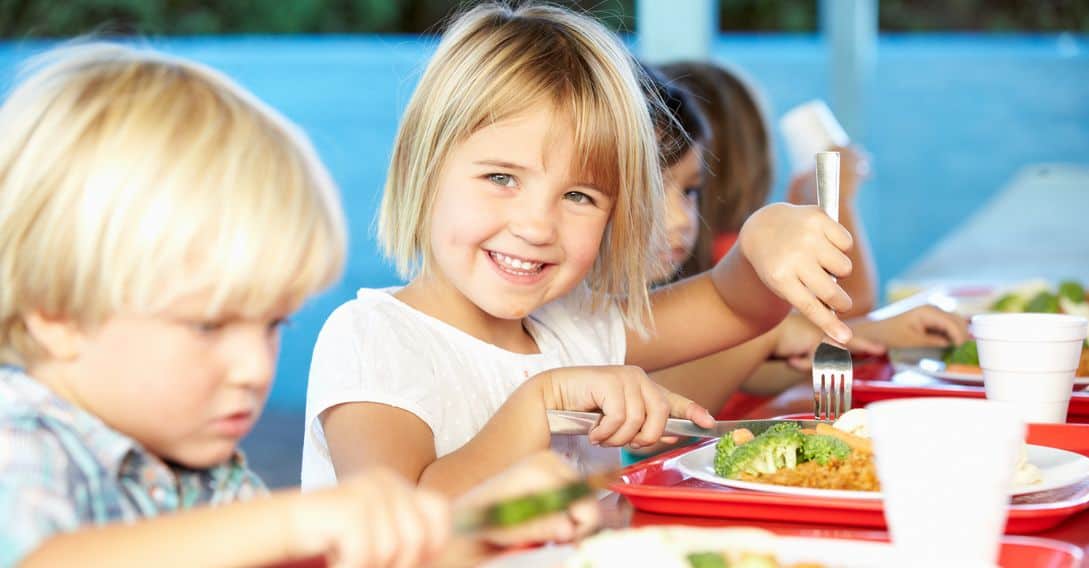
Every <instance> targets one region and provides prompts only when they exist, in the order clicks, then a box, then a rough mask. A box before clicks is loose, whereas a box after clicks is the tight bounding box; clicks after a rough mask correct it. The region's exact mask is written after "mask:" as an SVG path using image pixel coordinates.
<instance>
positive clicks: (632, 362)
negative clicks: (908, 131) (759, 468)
mask: <svg viewBox="0 0 1089 568" xmlns="http://www.w3.org/2000/svg"><path fill="white" fill-rule="evenodd" d="M641 80H642V78H641V75H640V73H639V71H638V68H637V67H636V66H635V65H634V63H633V61H632V60H631V58H630V56H629V55H628V54H627V52H626V51H625V49H624V48H623V46H622V45H621V44H620V43H619V42H618V41H617V39H616V38H615V37H614V36H613V35H612V34H610V33H609V32H608V31H607V30H605V29H604V28H603V27H602V26H601V25H599V24H597V23H596V22H594V21H593V20H592V19H590V18H587V17H584V16H580V15H577V14H574V13H571V12H569V11H566V10H564V9H560V8H554V7H542V6H523V7H520V8H517V9H512V8H508V7H506V6H501V5H492V4H488V5H483V6H478V7H477V8H474V9H473V10H471V11H469V12H467V13H466V14H465V15H463V16H462V17H460V18H458V19H457V21H455V22H454V24H453V25H452V26H451V28H450V29H449V30H448V31H447V32H446V34H445V35H444V37H443V39H442V42H441V43H440V45H439V47H438V49H437V51H436V53H435V55H434V57H433V58H432V60H431V62H430V63H429V64H428V66H427V69H426V70H425V71H424V74H423V77H422V78H421V80H420V83H419V85H418V87H417V89H416V92H415V93H414V95H413V97H412V99H411V101H410V102H409V104H408V107H407V109H406V111H405V116H404V118H403V121H402V124H401V128H400V131H399V132H398V136H397V140H396V143H395V147H394V151H393V157H392V162H391V166H390V172H389V178H388V181H387V184H386V188H385V193H384V196H383V201H382V207H381V212H380V216H379V238H380V241H381V243H382V245H383V247H384V249H385V251H386V253H387V255H388V256H389V257H390V258H391V259H392V260H393V261H394V262H396V263H397V265H398V267H399V268H400V269H401V271H402V274H403V275H404V276H405V277H406V278H407V279H408V280H409V283H408V284H407V285H406V286H404V287H399V288H391V289H385V290H370V289H362V290H360V291H359V294H358V296H357V298H356V299H354V300H352V301H350V302H347V303H346V304H344V305H342V306H341V307H340V308H338V309H337V310H336V311H335V312H334V313H333V314H332V315H331V316H330V317H329V319H328V320H327V321H326V323H325V326H324V328H323V330H322V332H321V334H320V335H319V338H318V342H317V344H316V346H315V348H314V357H313V362H312V366H311V373H310V384H309V390H308V400H307V416H306V433H305V441H304V450H303V453H304V456H303V485H304V486H320V485H324V484H329V483H333V482H334V481H335V480H336V479H337V478H340V477H342V476H344V475H346V474H349V473H351V472H353V471H357V470H358V469H360V468H362V467H364V466H367V465H374V464H384V465H388V466H390V467H393V468H394V469H395V470H397V471H399V472H401V473H402V474H403V475H405V476H406V477H407V478H408V479H410V480H413V481H416V482H417V483H419V484H420V485H422V486H425V487H431V488H435V489H438V490H440V491H443V492H446V493H451V494H457V493H460V492H461V491H463V490H464V488H465V487H467V486H468V485H471V484H472V483H474V482H476V481H477V480H479V479H480V478H482V477H483V476H486V475H489V474H491V473H494V472H495V471H498V470H499V469H500V468H502V467H504V466H505V465H506V464H508V463H510V461H511V460H514V459H518V457H519V456H521V455H524V454H525V453H528V452H531V451H535V450H539V449H540V448H543V447H547V446H548V445H549V443H550V435H549V430H548V425H547V421H546V415H545V410H546V409H571V410H591V409H600V410H601V411H602V412H603V414H604V418H603V419H602V421H601V423H600V424H599V425H598V427H597V428H596V429H595V430H594V431H592V432H591V433H590V435H589V437H588V439H589V441H590V442H591V443H592V444H595V445H597V446H598V447H597V448H591V447H590V446H589V445H587V444H586V441H587V439H586V438H582V439H566V440H557V441H556V442H555V446H556V447H557V448H558V449H561V450H563V451H564V452H565V454H567V455H568V456H569V457H571V458H572V459H574V460H575V461H576V462H578V463H579V464H580V466H582V467H583V468H584V469H587V468H593V467H601V466H605V465H616V464H618V463H619V453H618V452H617V451H616V450H615V448H614V447H615V446H619V445H624V444H632V445H635V446H640V445H647V444H651V443H654V442H657V441H658V439H659V438H660V436H661V432H662V428H663V426H664V421H665V419H666V418H667V416H668V415H673V416H680V417H688V418H691V419H695V420H697V421H698V422H701V423H704V424H707V423H708V421H709V420H710V417H709V416H708V414H707V411H706V410H705V409H703V408H702V407H699V406H698V405H695V404H693V403H692V402H691V401H689V400H687V399H685V398H683V397H679V396H676V395H673V394H672V393H668V392H667V391H664V390H663V389H661V387H658V386H657V385H655V384H654V383H653V382H651V381H650V380H649V379H648V378H647V376H646V373H645V371H644V369H645V370H654V369H658V368H662V367H667V366H670V365H674V364H676V363H680V362H683V361H687V360H690V359H693V358H696V357H699V356H701V355H705V354H708V353H711V352H714V351H717V350H720V349H722V348H724V347H727V346H729V345H733V344H736V343H738V342H741V341H744V340H746V339H749V338H751V337H753V336H755V335H757V334H759V333H761V332H763V331H765V330H767V329H768V328H770V327H771V326H773V325H774V324H775V323H776V322H778V321H779V320H780V319H781V318H782V317H783V315H784V314H785V313H786V312H787V310H788V308H789V305H790V303H789V302H787V301H784V300H783V299H781V298H780V297H779V296H778V295H777V294H782V295H783V296H784V297H786V298H789V299H790V300H791V301H792V302H794V303H796V304H800V305H801V307H802V309H803V310H804V311H805V313H807V314H808V315H809V316H810V317H812V318H813V319H814V320H816V321H817V322H818V323H820V324H822V325H823V326H824V328H825V329H826V330H828V331H829V332H830V333H833V334H837V335H839V336H840V337H842V338H844V339H846V338H847V337H848V336H849V334H850V332H849V330H848V329H847V328H846V327H845V326H843V324H842V322H840V321H839V320H838V319H837V318H836V317H835V315H834V314H833V313H832V312H831V311H830V310H829V308H828V307H826V304H827V305H828V306H831V307H832V308H836V309H844V308H845V307H848V306H849V305H850V300H849V298H847V297H846V295H845V294H843V291H842V290H841V289H840V288H839V287H838V286H837V285H836V284H835V283H834V281H833V280H832V278H831V277H830V276H829V274H828V273H829V272H832V273H835V274H837V275H842V274H846V273H847V272H848V271H849V269H850V263H849V262H848V261H847V259H846V256H845V255H844V254H843V252H842V250H843V249H846V248H848V247H849V246H850V236H849V235H848V234H847V233H846V232H845V231H844V230H843V228H842V227H840V226H839V225H837V224H835V223H834V222H832V221H831V220H830V219H829V218H828V217H826V216H824V215H823V214H821V213H820V212H819V211H818V210H817V209H816V208H812V207H809V208H806V207H791V206H772V207H769V208H767V209H765V210H762V211H761V212H759V213H758V214H757V215H754V216H753V220H752V222H751V223H750V224H749V226H748V227H747V230H746V231H743V236H742V238H741V241H742V246H741V247H739V248H738V251H737V252H735V253H734V254H733V255H731V256H730V257H728V258H727V259H726V260H724V261H723V262H722V263H721V264H720V265H718V266H716V267H715V268H714V269H713V270H712V271H710V272H708V273H705V274H702V275H699V276H696V277H693V278H692V279H689V280H687V281H684V282H681V283H678V284H676V285H674V286H671V287H668V288H665V289H662V290H658V291H656V292H655V293H654V294H653V295H651V294H650V293H648V291H647V288H646V282H647V279H648V276H649V275H650V274H651V273H652V272H653V271H654V270H655V266H656V264H657V263H658V262H659V261H658V250H659V248H660V247H659V244H660V242H661V239H662V238H663V232H662V230H661V226H660V219H661V217H662V215H661V212H662V209H661V207H662V181H661V175H660V173H659V170H658V166H659V163H658V157H657V141H656V138H655V130H654V126H653V124H652V122H651V119H650V114H649V112H648V102H647V100H646V99H645V98H644V96H643V95H642V92H641V85H640V82H641ZM650 104H660V102H658V101H651V103H650ZM765 283H766V284H765ZM772 289H774V290H775V292H773V291H772ZM814 291H815V292H814Z"/></svg>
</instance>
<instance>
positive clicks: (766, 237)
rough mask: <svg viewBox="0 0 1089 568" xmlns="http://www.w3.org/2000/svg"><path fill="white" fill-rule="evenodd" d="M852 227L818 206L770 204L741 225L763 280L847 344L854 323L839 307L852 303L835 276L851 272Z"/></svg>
mask: <svg viewBox="0 0 1089 568" xmlns="http://www.w3.org/2000/svg"><path fill="white" fill-rule="evenodd" d="M852 242H853V240H852V238H851V233H849V232H848V231H847V229H844V228H843V226H842V225H840V224H839V223H836V222H835V221H833V220H832V219H830V218H829V217H828V215H825V214H824V212H823V211H821V210H820V209H818V208H816V207H814V206H810V205H807V206H796V205H790V204H788V203H773V204H771V205H767V206H765V207H763V208H761V209H760V210H758V211H757V212H756V213H753V214H752V216H750V217H749V219H748V220H747V221H746V222H745V224H744V225H743V226H742V227H741V233H740V235H739V236H738V244H739V246H740V247H741V251H742V252H743V253H744V255H745V257H746V258H747V259H748V261H749V263H750V264H751V265H752V267H753V270H755V271H756V274H757V276H759V277H760V280H761V281H762V282H764V284H765V285H766V286H767V287H768V289H770V290H771V291H772V292H774V293H775V294H776V295H778V296H779V297H781V298H783V299H784V300H786V301H787V302H789V303H790V304H792V305H793V306H794V307H795V308H797V309H798V311H799V312H801V314H802V315H804V316H805V317H807V318H809V320H810V321H812V322H813V323H814V324H816V325H817V327H818V328H820V329H821V331H823V332H824V333H826V334H828V335H829V336H830V337H832V338H833V339H835V340H836V341H839V342H840V343H843V344H846V343H847V342H849V341H850V340H851V329H850V328H849V327H847V324H845V323H843V322H842V321H840V319H839V317H838V316H836V313H835V312H844V311H847V310H849V309H851V298H850V297H849V296H848V295H847V292H845V291H844V290H843V288H841V287H840V286H839V284H838V283H837V282H836V280H835V278H833V277H838V278H842V277H844V276H847V275H848V274H850V273H851V260H850V258H848V257H847V254H846V252H845V251H847V250H848V249H850V248H851V245H852Z"/></svg>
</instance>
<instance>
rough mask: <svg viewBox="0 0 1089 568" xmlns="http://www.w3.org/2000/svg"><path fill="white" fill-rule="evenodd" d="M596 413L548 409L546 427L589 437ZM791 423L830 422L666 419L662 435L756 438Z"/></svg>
mask: <svg viewBox="0 0 1089 568" xmlns="http://www.w3.org/2000/svg"><path fill="white" fill-rule="evenodd" d="M601 417H602V414H601V413H600V412H578V411H574V410H549V411H548V427H549V430H551V431H552V433H553V434H589V433H590V430H593V428H594V426H597V423H598V422H599V421H600V420H601ZM784 422H789V423H795V424H797V425H798V426H799V427H801V428H816V427H817V424H822V423H823V424H831V423H832V421H831V420H776V419H769V420H719V421H718V422H715V425H714V426H713V427H711V428H703V427H702V426H699V425H697V424H696V423H695V422H692V421H691V420H682V419H680V418H670V419H669V420H666V426H665V431H664V432H663V434H664V435H667V436H688V437H696V438H720V437H722V436H723V435H724V434H726V433H728V432H732V431H733V430H737V429H738V428H748V429H749V431H750V432H752V433H753V435H759V434H760V433H761V432H764V431H765V430H767V429H768V428H771V427H772V426H774V425H775V424H782V423H784Z"/></svg>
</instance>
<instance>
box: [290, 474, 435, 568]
mask: <svg viewBox="0 0 1089 568" xmlns="http://www.w3.org/2000/svg"><path fill="white" fill-rule="evenodd" d="M295 499H296V500H295V506H294V507H293V508H292V519H291V520H292V524H291V529H292V531H293V532H292V535H293V537H294V538H293V539H292V540H293V542H292V546H291V550H292V552H293V553H294V554H292V556H297V557H307V556H318V555H324V556H325V558H326V561H327V563H328V565H329V566H335V567H346V566H417V565H420V564H423V563H426V562H428V561H429V560H431V559H434V558H436V557H437V555H438V553H439V552H440V551H441V550H442V548H443V547H444V546H445V545H446V543H447V541H448V540H449V538H450V530H451V523H452V521H451V516H450V509H449V505H448V503H447V501H446V499H445V498H443V497H442V496H440V495H439V494H437V493H433V492H431V491H427V490H424V489H417V488H416V487H415V486H413V485H410V484H409V483H408V482H407V481H406V480H405V479H404V478H402V477H400V476H398V475H397V474H395V473H393V472H391V471H389V470H386V469H384V468H375V469H371V470H368V471H367V472H366V473H363V474H360V475H358V476H355V477H351V478H349V479H346V480H344V481H342V482H341V483H340V485H337V486H336V487H333V488H330V489H325V490H322V491H315V492H313V493H302V494H300V495H298V496H297V497H295Z"/></svg>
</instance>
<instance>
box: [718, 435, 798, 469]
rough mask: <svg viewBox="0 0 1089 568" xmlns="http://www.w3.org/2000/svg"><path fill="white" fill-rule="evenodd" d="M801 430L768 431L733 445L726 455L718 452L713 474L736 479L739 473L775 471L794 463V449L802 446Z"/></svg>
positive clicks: (796, 454)
mask: <svg viewBox="0 0 1089 568" xmlns="http://www.w3.org/2000/svg"><path fill="white" fill-rule="evenodd" d="M802 438H803V436H802V433H801V432H800V431H799V430H798V429H797V427H795V428H794V429H789V428H781V429H776V430H770V429H769V430H768V431H766V432H764V433H762V434H760V435H759V436H757V437H756V438H754V439H753V440H752V441H751V442H748V443H745V444H742V445H740V446H737V447H736V448H735V449H734V450H733V451H732V452H730V453H729V454H724V453H722V452H719V453H717V454H716V456H715V473H716V474H717V475H720V476H722V477H727V478H736V477H737V476H739V475H741V474H742V473H749V474H753V475H757V474H761V473H775V472H776V471H779V470H780V469H783V468H791V469H793V468H794V467H795V466H796V465H798V450H799V449H800V448H801V446H802Z"/></svg>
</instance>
